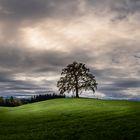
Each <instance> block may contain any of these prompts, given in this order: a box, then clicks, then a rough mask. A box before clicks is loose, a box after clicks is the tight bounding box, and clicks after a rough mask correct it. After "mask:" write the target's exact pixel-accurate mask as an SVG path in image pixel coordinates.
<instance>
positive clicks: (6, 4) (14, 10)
mask: <svg viewBox="0 0 140 140" xmlns="http://www.w3.org/2000/svg"><path fill="white" fill-rule="evenodd" d="M0 5H1V11H3V13H1V14H0V17H1V18H3V19H11V20H12V19H14V20H15V19H17V20H18V19H21V20H23V19H28V20H30V19H36V18H37V19H40V18H47V17H52V16H54V17H55V18H57V16H58V17H59V16H68V15H74V14H75V13H76V9H77V5H78V3H77V0H76V1H75V0H72V1H69V0H59V1H58V0H24V1H23V0H11V1H9V0H0ZM4 11H7V12H4Z"/></svg>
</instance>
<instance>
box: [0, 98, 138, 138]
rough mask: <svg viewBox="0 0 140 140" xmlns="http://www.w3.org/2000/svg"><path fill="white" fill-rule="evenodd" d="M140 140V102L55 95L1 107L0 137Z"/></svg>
mask: <svg viewBox="0 0 140 140" xmlns="http://www.w3.org/2000/svg"><path fill="white" fill-rule="evenodd" d="M105 139H106V140H115V139H116V140H128V139H130V140H140V102H129V101H104V100H95V99H54V100H48V101H43V102H38V103H34V104H29V105H24V106H20V107H14V108H7V107H0V140H105Z"/></svg>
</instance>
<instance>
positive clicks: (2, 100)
mask: <svg viewBox="0 0 140 140" xmlns="http://www.w3.org/2000/svg"><path fill="white" fill-rule="evenodd" d="M3 105H4V99H3V97H0V106H3Z"/></svg>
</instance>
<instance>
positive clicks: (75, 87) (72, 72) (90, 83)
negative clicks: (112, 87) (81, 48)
mask: <svg viewBox="0 0 140 140" xmlns="http://www.w3.org/2000/svg"><path fill="white" fill-rule="evenodd" d="M61 75H62V77H60V80H59V81H58V82H57V87H58V88H59V91H60V94H63V93H64V92H66V91H67V92H68V93H69V92H71V91H72V92H73V93H76V97H79V91H83V90H92V91H93V93H94V92H95V89H97V83H96V80H95V76H94V75H93V74H92V73H90V70H89V68H87V67H86V66H85V64H83V63H78V62H73V63H72V64H69V65H67V67H66V68H64V69H62V73H61Z"/></svg>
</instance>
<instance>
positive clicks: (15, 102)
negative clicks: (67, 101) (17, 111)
mask: <svg viewBox="0 0 140 140" xmlns="http://www.w3.org/2000/svg"><path fill="white" fill-rule="evenodd" d="M56 98H65V95H57V94H55V93H54V94H45V95H35V96H33V97H31V98H30V99H16V98H14V97H13V96H11V97H10V98H6V99H4V98H3V97H0V106H7V107H15V106H20V105H24V104H29V103H34V102H39V101H45V100H49V99H56Z"/></svg>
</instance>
